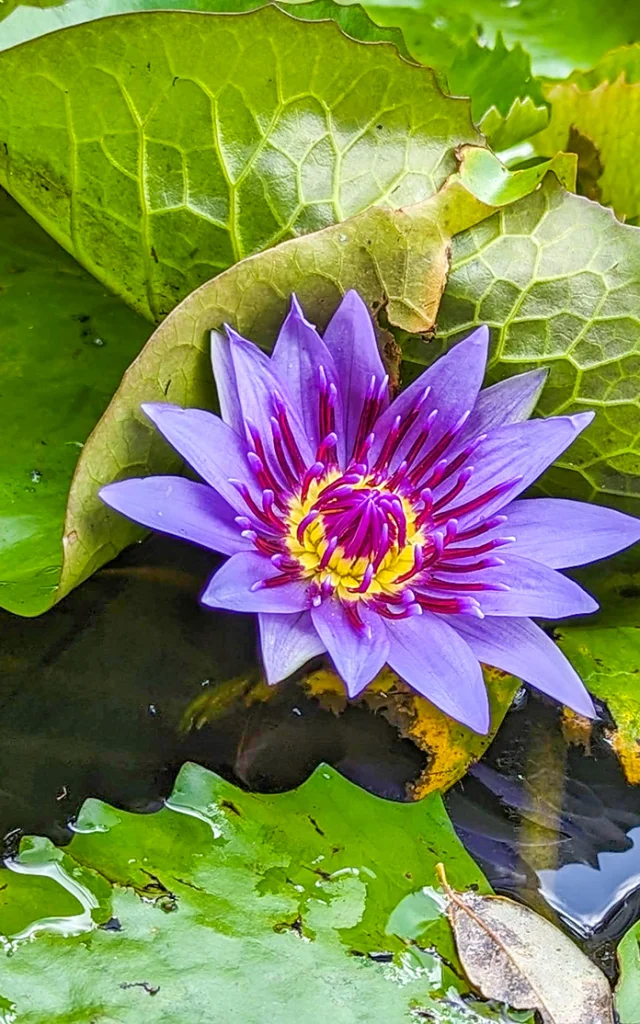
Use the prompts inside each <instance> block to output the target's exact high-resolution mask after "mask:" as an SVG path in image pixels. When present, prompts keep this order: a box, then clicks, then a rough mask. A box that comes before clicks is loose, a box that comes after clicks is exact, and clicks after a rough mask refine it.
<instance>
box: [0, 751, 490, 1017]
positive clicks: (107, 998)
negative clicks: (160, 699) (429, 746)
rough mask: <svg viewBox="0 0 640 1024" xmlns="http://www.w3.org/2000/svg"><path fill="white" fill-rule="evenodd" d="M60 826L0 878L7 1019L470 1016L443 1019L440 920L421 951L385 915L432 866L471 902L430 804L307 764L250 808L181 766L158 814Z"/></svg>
mask: <svg viewBox="0 0 640 1024" xmlns="http://www.w3.org/2000/svg"><path fill="white" fill-rule="evenodd" d="M75 828H76V833H77V834H76V835H75V837H74V839H73V841H72V842H71V844H70V845H69V846H68V847H67V848H66V849H65V851H64V853H62V852H61V851H59V850H57V849H56V848H55V847H54V846H53V845H52V844H51V843H49V842H48V841H47V840H31V839H27V840H24V841H23V844H22V847H21V851H20V855H19V857H18V858H17V861H15V862H14V863H10V864H9V867H10V868H12V870H5V871H3V879H2V881H3V889H2V892H1V893H0V930H1V931H2V933H3V934H4V936H5V939H4V942H5V950H6V953H7V954H9V955H7V956H6V959H5V962H4V966H3V971H2V982H1V983H0V988H1V991H2V998H3V999H4V1001H5V1002H4V1005H5V1006H7V1007H11V1008H12V1009H11V1012H12V1013H14V1014H15V1018H14V1019H15V1020H16V1021H17V1022H18V1021H21V1020H25V1021H26V1020H29V1022H30V1024H40V1022H42V1024H53V1022H54V1021H60V1022H62V1021H63V1020H64V1021H71V1020H73V1021H74V1024H89V1022H90V1021H95V1020H96V1019H97V1018H101V1019H105V1020H107V1019H109V1020H117V1021H118V1022H119V1024H129V1022H131V1024H139V1022H140V1021H141V1020H143V1019H154V1020H162V1021H163V1022H166V1024H198V1022H200V1021H202V1020H204V1019H206V1016H207V1014H208V1013H209V1009H210V1008H211V1007H215V1012H216V1014H217V1015H219V1017H220V1019H221V1020H225V1021H226V1020H231V1019H233V1018H234V1017H235V1016H237V1015H238V1014H240V1015H241V1017H242V1020H243V1022H246V1024H262V1022H263V1021H264V1020H265V1012H266V1013H267V1014H269V1013H273V1012H275V1011H276V1010H277V1013H278V1015H279V1019H280V1020H283V1021H289V1020H291V1021H293V1020H301V1019H302V1020H304V1021H305V1022H308V1024H325V1022H326V1021H327V1019H329V1018H330V1019H331V1020H332V1021H335V1022H336V1024H338V1022H339V1024H369V1022H370V1021H371V1019H372V1018H371V1013H372V1007H375V1015H376V1019H379V1020H381V1021H384V1022H385V1024H396V1022H397V1024H405V1022H406V1021H407V1020H408V1019H410V1017H411V1015H412V1014H413V1016H416V1017H417V1016H419V1015H423V1016H427V1011H429V1014H430V1015H431V1017H430V1019H432V1020H435V1021H436V1022H442V1024H445V1022H448V1021H451V1022H453V1021H456V1020H466V1019H471V1020H474V1019H476V1018H474V1017H473V1016H471V1015H469V1017H467V1016H464V1015H463V1014H462V1012H461V1011H460V1006H461V1007H462V1009H464V1008H465V1004H464V1003H462V1002H460V1001H459V999H460V997H459V993H463V994H464V993H468V992H469V986H468V985H467V983H466V982H465V981H464V977H463V976H462V974H461V971H460V967H459V963H458V960H457V956H456V953H455V947H454V944H453V937H452V934H451V930H450V927H449V924H448V922H447V919H446V916H445V914H444V911H442V910H441V911H440V912H438V913H434V914H433V915H432V918H431V920H430V921H429V922H428V923H427V926H426V927H425V928H424V929H423V930H422V932H421V935H420V941H421V944H423V945H425V946H426V945H428V946H429V947H430V951H429V952H425V951H424V950H423V949H421V948H420V947H418V946H417V945H415V944H414V941H413V939H412V938H411V937H410V935H409V934H404V933H405V932H406V928H405V927H404V918H405V916H406V915H403V914H400V915H398V914H397V913H396V914H395V917H392V915H393V913H394V910H395V908H396V907H397V906H398V904H401V903H402V901H403V900H405V899H406V897H407V896H409V895H410V894H411V893H412V892H418V891H420V890H421V889H422V888H423V887H424V886H433V885H434V884H435V882H436V876H435V865H436V863H437V862H438V861H439V860H445V861H446V863H447V869H448V873H449V876H450V877H451V879H452V880H455V884H456V885H457V886H458V887H461V888H464V887H467V886H469V885H474V886H476V887H477V888H478V889H479V890H480V891H481V892H485V893H486V892H488V891H489V889H488V886H487V883H486V881H485V879H484V878H483V876H482V875H481V873H480V872H479V870H478V869H477V867H476V866H475V864H474V863H473V861H472V860H471V858H470V857H469V856H468V855H467V854H466V852H465V851H464V849H463V847H462V845H461V844H460V842H459V841H458V839H457V838H456V836H455V834H454V832H453V829H452V827H451V824H450V822H449V820H448V818H447V816H446V813H445V811H444V809H443V806H442V803H441V800H440V798H439V797H438V796H435V795H433V796H431V797H428V798H427V799H425V800H423V801H421V802H420V803H417V804H397V803H392V802H389V801H385V800H381V799H380V798H378V797H373V796H371V795H369V794H367V793H366V792H364V791H363V790H362V789H359V788H358V787H356V786H354V785H352V784H351V783H349V782H347V781H346V780H345V779H343V778H342V777H341V776H340V775H339V774H338V773H337V772H335V771H334V770H333V769H331V768H328V767H327V766H324V765H323V766H321V767H319V768H318V769H317V770H316V772H315V773H314V774H313V776H312V777H311V778H310V779H309V780H308V781H307V782H306V783H305V784H304V785H302V786H301V787H300V788H299V789H297V790H294V791H291V792H289V793H283V794H277V795H269V796H267V795H259V794H255V793H246V792H243V791H241V790H239V789H237V788H236V787H234V786H232V785H231V784H230V783H227V782H224V781H223V780H222V779H220V778H219V777H218V776H215V775H213V774H211V773H210V772H207V771H206V770H205V769H203V768H199V767H197V766H195V765H189V764H188V765H186V766H185V767H184V768H183V769H182V771H181V773H180V775H179V778H178V780H177V783H176V786H175V789H174V792H173V795H172V796H171V797H170V798H169V800H168V801H167V806H166V807H165V808H164V809H163V810H161V811H159V812H157V813H155V814H151V815H135V814H129V813H127V812H124V811H119V810H115V809H114V808H112V807H109V806H108V805H106V804H103V803H101V802H99V801H96V800H89V801H87V802H86V803H85V805H84V806H83V808H82V811H81V813H80V815H79V817H78V819H77V822H76V826H75ZM27 895H29V896H30V897H31V903H30V907H29V910H28V911H27V910H26V904H25V900H26V897H27ZM18 903H20V906H21V910H20V911H19V912H18V911H17V910H16V907H17V904H18ZM25 915H26V916H25ZM29 916H30V919H28V918H29ZM390 918H391V919H392V927H391V930H389V929H388V927H387V926H388V922H389V920H390ZM29 935H30V936H31V941H25V939H26V938H27V937H28V936H29ZM257 978H259V979H260V983H259V984H256V979H257ZM452 997H455V1001H452ZM456 1002H458V1009H457V1010H456V1005H455V1003H456ZM477 1005H479V1006H480V1010H482V1004H477ZM485 1008H486V1009H487V1010H488V1011H490V1010H491V1007H490V1006H488V1007H485ZM474 1012H475V1011H474ZM496 1018H497V1015H496V1017H493V1019H496ZM477 1019H478V1020H482V1019H485V1015H484V1014H481V1013H480V1012H478V1015H477ZM486 1019H492V1016H489V1014H488V1013H487V1015H486ZM497 1019H500V1018H497Z"/></svg>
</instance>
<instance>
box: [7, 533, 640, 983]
mask: <svg viewBox="0 0 640 1024" xmlns="http://www.w3.org/2000/svg"><path fill="white" fill-rule="evenodd" d="M215 565H216V558H215V556H213V555H210V554H208V553H206V552H202V551H198V550H196V549H194V548H190V547H188V546H186V545H184V544H182V543H179V542H174V541H171V540H167V539H164V538H159V537H158V538H153V539H152V540H150V541H147V542H146V543H144V544H142V545H139V546H137V547H135V548H132V549H130V550H129V551H127V552H125V553H124V554H123V555H121V556H120V558H119V559H117V561H115V562H113V563H112V564H111V565H110V566H108V567H107V568H105V569H104V570H102V571H101V572H99V573H97V574H96V575H95V576H94V577H93V578H92V579H91V580H89V581H88V582H87V583H85V584H84V585H83V586H82V587H80V588H79V589H78V590H77V591H75V592H74V593H73V594H71V595H70V596H69V597H68V598H66V600H65V601H63V602H62V603H61V604H60V605H59V606H58V607H56V608H54V609H53V610H52V611H51V612H49V613H48V614H47V615H45V616H43V617H41V618H39V619H21V618H18V617H15V616H12V615H9V614H8V613H4V612H0V628H1V629H2V649H1V651H0V836H4V845H5V853H11V852H13V851H15V848H16V845H17V843H18V842H19V839H20V836H21V835H22V834H25V833H27V834H28V833H37V834H41V835H47V836H49V837H51V838H52V839H53V840H54V841H56V842H58V843H60V842H66V841H68V839H69V838H70V837H71V834H72V832H71V830H70V828H69V823H70V822H72V821H73V818H74V816H75V815H76V814H77V811H78V809H79V807H80V805H81V803H82V801H83V800H84V799H85V798H86V797H87V796H95V797H99V798H101V799H103V800H107V801H108V802H109V803H111V804H114V805H115V806H118V807H123V808H126V809H127V810H133V811H140V812H148V811H153V810H156V809H157V808H158V807H159V806H161V804H162V801H163V799H164V798H165V797H166V796H167V795H168V794H169V793H170V791H171V789H172V785H173V780H174V778H175V776H176V774H177V771H178V769H179V768H180V766H181V765H182V764H183V762H184V761H186V760H193V761H197V762H199V763H200V764H203V765H205V766H206V767H208V768H211V769H213V770H215V771H217V772H219V773H220V774H221V775H224V776H225V777H227V778H229V779H231V780H232V781H234V782H236V783H237V784H239V785H241V786H244V787H247V788H250V789H257V790H262V791H277V790H283V789H289V788H291V787H293V786H296V785H298V784H299V783H300V782H302V781H303V780H304V779H305V778H306V777H307V776H308V775H309V774H310V772H312V771H313V769H314V768H315V766H316V765H317V764H318V763H319V762H320V761H328V762H329V763H331V764H333V765H335V766H336V767H337V768H338V769H339V770H340V771H341V772H342V773H343V774H344V775H346V776H347V777H348V778H350V779H352V780H353V781H355V782H357V783H359V784H361V785H363V786H364V787H366V788H367V789H369V790H371V791H372V792H374V793H377V794H378V795H380V796H384V797H387V798H389V799H395V800H402V799H405V793H406V787H407V784H408V783H410V782H411V781H412V780H414V779H415V778H416V777H417V776H418V775H419V774H420V772H421V770H422V768H423V767H424V763H425V762H424V756H423V755H422V754H421V753H420V752H419V751H418V750H417V749H416V748H415V747H414V746H413V745H412V744H411V743H410V742H408V741H407V740H403V739H400V738H399V736H398V734H397V733H396V731H395V729H394V728H393V727H392V726H390V725H389V724H388V723H387V722H386V720H384V719H383V718H381V717H380V716H376V715H373V714H371V713H369V712H368V711H366V710H364V709H361V708H358V707H351V708H349V709H347V711H346V712H345V713H344V714H342V715H340V716H335V715H333V714H332V713H330V712H327V711H324V710H322V709H321V708H320V707H319V706H318V704H317V703H316V702H315V701H311V700H308V699H307V698H305V697H304V696H303V695H302V692H301V690H300V689H299V688H298V687H297V686H296V685H295V684H293V683H290V684H287V685H283V686H281V687H279V688H278V692H277V694H276V696H275V699H273V700H271V701H269V703H268V704H262V703H257V704H254V705H252V706H251V707H249V708H247V707H246V706H245V704H244V703H243V702H242V701H241V700H239V699H238V700H236V701H235V703H233V704H232V705H231V707H230V710H228V711H227V712H226V713H225V714H223V715H221V716H220V717H218V718H217V719H216V720H215V721H213V722H212V723H210V724H206V725H204V726H203V727H202V728H200V729H194V728H192V729H191V730H185V728H184V720H185V714H186V713H187V709H188V708H189V707H190V706H191V705H192V703H193V702H194V701H196V700H200V701H202V700H204V699H206V696H207V695H208V694H213V693H214V692H215V687H216V684H217V683H222V682H225V681H227V680H230V679H235V678H238V679H242V678H246V677H249V678H250V677H251V676H252V675H253V676H256V678H257V658H256V638H255V623H254V620H253V618H252V617H250V616H246V617H245V616H240V615H233V614H225V613H213V612H211V611H205V610H203V609H201V608H200V607H199V605H198V603H197V594H198V592H199V590H200V589H201V587H202V586H203V584H204V581H205V579H206V577H207V575H208V574H209V573H210V571H211V570H212V569H213V568H214V566H215ZM187 718H188V715H187ZM181 725H182V726H183V727H182V728H181ZM446 802H447V806H448V809H449V813H450V815H451V817H452V819H453V821H454V824H455V826H456V829H457V830H458V833H459V835H460V837H461V838H462V840H463V842H464V843H465V845H466V846H467V848H468V849H469V851H470V853H471V854H472V856H474V857H475V859H476V860H477V861H478V862H479V863H480V865H481V866H482V868H483V869H484V871H485V873H486V874H487V876H488V878H489V880H490V881H491V882H492V884H493V886H494V887H495V889H496V890H497V891H499V892H503V893H506V894H509V895H512V896H516V897H518V898H520V899H523V900H524V901H525V902H527V903H528V904H530V905H531V906H534V907H535V908H536V909H538V910H543V912H546V913H547V914H551V915H552V916H554V918H555V920H556V921H557V923H559V924H561V925H562V926H563V927H564V928H565V929H566V930H567V931H569V932H570V933H571V934H572V935H573V936H574V937H576V938H578V939H579V940H580V941H581V943H582V945H583V946H584V948H586V949H587V951H588V952H590V953H592V954H593V955H595V956H596V958H597V959H598V961H599V962H600V963H601V964H602V965H603V966H604V967H605V969H607V970H608V972H609V973H610V974H611V973H612V971H613V969H614V958H613V950H614V948H615V942H616V941H617V940H618V939H619V938H620V936H621V935H622V934H623V933H624V931H625V930H626V928H627V927H628V926H629V925H630V924H631V923H632V922H633V921H634V920H635V919H636V918H637V917H638V916H640V791H638V790H637V789H635V788H633V787H630V786H628V785H627V784H626V783H625V780H624V778H623V776H622V772H621V770H620V768H619V766H618V763H617V760H616V758H615V756H614V754H613V753H612V751H611V749H610V748H609V746H608V745H607V743H606V741H605V739H604V737H603V735H602V726H601V725H600V726H596V729H595V732H594V738H593V741H592V745H591V751H590V754H589V755H588V756H587V754H586V753H585V751H584V749H583V748H581V747H576V746H570V745H568V744H567V743H566V741H565V739H564V737H563V735H562V730H561V724H560V718H559V714H558V710H557V708H555V707H553V706H552V705H551V704H549V703H546V702H544V701H543V700H541V699H536V698H533V697H532V696H531V695H528V696H527V695H524V693H523V694H522V695H521V697H520V699H518V700H517V701H516V703H515V705H514V708H513V710H512V711H511V712H510V713H509V715H508V716H507V719H506V720H505V723H504V725H503V727H502V729H501V730H500V733H499V736H498V738H497V740H496V741H495V742H494V743H493V745H492V746H491V748H490V750H489V752H488V754H487V755H486V757H485V758H484V759H483V761H482V762H481V763H480V764H479V765H477V766H476V767H475V768H474V769H473V773H472V774H471V775H469V776H467V777H466V778H465V779H464V780H463V782H461V783H460V784H458V785H457V786H456V787H455V788H454V789H453V790H452V791H451V792H450V793H449V794H448V795H447V797H446Z"/></svg>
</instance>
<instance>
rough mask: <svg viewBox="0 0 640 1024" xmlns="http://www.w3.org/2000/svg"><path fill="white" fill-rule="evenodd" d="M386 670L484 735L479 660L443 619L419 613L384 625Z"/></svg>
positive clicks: (485, 725)
mask: <svg viewBox="0 0 640 1024" xmlns="http://www.w3.org/2000/svg"><path fill="white" fill-rule="evenodd" d="M387 632H388V634H389V641H390V647H389V657H388V659H387V660H388V662H389V664H390V665H391V667H392V668H393V669H394V670H395V671H396V672H397V673H398V675H399V676H402V678H403V679H404V681H405V682H406V683H408V684H409V686H411V687H413V689H414V690H417V691H418V693H421V694H422V695H423V696H424V697H426V698H427V699H428V700H430V701H431V703H432V704H435V705H436V707H439V708H440V709H441V710H442V711H444V712H445V714H447V715H450V716H451V718H455V719H456V721H458V722H462V724H463V725H468V726H469V728H470V729H473V730H474V731H475V732H479V733H482V734H483V735H484V734H486V733H487V732H488V731H489V724H490V715H489V701H488V698H487V691H486V689H485V685H484V680H483V678H482V670H481V668H480V665H479V663H478V659H477V658H476V657H475V655H474V654H473V652H472V651H471V649H470V647H469V646H468V644H467V643H466V642H465V641H464V640H463V639H462V637H461V636H459V634H458V633H457V632H456V631H455V630H454V629H452V627H451V626H450V625H449V623H448V622H445V621H444V619H443V617H442V616H438V615H432V614H431V613H430V612H424V613H423V614H422V615H416V616H413V617H411V618H408V619H398V621H397V622H389V624H388V626H387Z"/></svg>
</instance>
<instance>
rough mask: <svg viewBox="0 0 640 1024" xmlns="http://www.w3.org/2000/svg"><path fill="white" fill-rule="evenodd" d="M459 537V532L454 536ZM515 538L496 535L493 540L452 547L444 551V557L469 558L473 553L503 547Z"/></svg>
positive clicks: (511, 542) (480, 553)
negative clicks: (473, 545) (469, 545)
mask: <svg viewBox="0 0 640 1024" xmlns="http://www.w3.org/2000/svg"><path fill="white" fill-rule="evenodd" d="M460 538H461V534H459V535H458V536H457V537H456V540H457V541H460ZM463 539H466V538H463ZM515 539H516V538H515V537H496V538H495V540H488V541H486V542H485V543H484V544H476V545H475V547H469V548H452V549H451V550H449V551H445V553H444V558H445V559H447V561H448V560H450V559H453V558H471V557H472V556H474V555H484V553H485V552H486V551H494V550H495V548H501V547H504V546H505V544H513V542H514V541H515Z"/></svg>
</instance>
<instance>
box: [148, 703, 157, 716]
mask: <svg viewBox="0 0 640 1024" xmlns="http://www.w3.org/2000/svg"><path fill="white" fill-rule="evenodd" d="M149 714H150V715H157V714H158V709H157V707H156V706H155V704H150V705H149Z"/></svg>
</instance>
